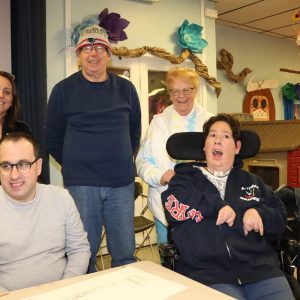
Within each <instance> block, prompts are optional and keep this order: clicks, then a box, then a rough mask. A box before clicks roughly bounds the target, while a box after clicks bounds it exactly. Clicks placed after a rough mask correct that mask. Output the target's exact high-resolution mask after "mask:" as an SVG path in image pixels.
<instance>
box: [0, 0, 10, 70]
mask: <svg viewBox="0 0 300 300" xmlns="http://www.w3.org/2000/svg"><path fill="white" fill-rule="evenodd" d="M10 44H11V38H10V0H1V1H0V45H1V55H0V70H2V71H7V72H11V45H10ZM4 46H5V47H4Z"/></svg>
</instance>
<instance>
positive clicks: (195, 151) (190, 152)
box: [167, 130, 260, 161]
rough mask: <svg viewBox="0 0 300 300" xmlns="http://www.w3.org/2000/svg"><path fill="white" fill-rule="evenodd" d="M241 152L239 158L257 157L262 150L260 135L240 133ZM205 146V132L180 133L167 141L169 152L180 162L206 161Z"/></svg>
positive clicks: (246, 131)
mask: <svg viewBox="0 0 300 300" xmlns="http://www.w3.org/2000/svg"><path fill="white" fill-rule="evenodd" d="M240 141H241V144H242V146H241V150H240V153H239V154H238V155H237V156H238V157H239V158H242V159H243V158H249V157H253V156H255V155H256V154H257V153H258V151H259V149H260V138H259V136H258V134H257V133H256V132H254V131H250V130H241V132H240ZM204 144H205V139H204V133H203V132H179V133H174V134H173V135H171V136H170V137H169V139H168V141H167V152H168V154H169V155H170V156H171V157H172V158H174V159H179V160H200V161H201V160H205V153H204V151H203V148H204Z"/></svg>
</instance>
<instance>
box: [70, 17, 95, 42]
mask: <svg viewBox="0 0 300 300" xmlns="http://www.w3.org/2000/svg"><path fill="white" fill-rule="evenodd" d="M95 24H98V18H97V17H93V18H88V19H85V20H83V21H82V23H80V24H79V25H77V26H76V27H75V28H74V29H73V32H72V35H71V41H72V46H73V47H75V46H76V45H77V42H78V40H79V36H80V32H81V30H83V29H84V28H86V27H88V26H91V25H95Z"/></svg>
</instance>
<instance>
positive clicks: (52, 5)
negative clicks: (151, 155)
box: [46, 0, 217, 185]
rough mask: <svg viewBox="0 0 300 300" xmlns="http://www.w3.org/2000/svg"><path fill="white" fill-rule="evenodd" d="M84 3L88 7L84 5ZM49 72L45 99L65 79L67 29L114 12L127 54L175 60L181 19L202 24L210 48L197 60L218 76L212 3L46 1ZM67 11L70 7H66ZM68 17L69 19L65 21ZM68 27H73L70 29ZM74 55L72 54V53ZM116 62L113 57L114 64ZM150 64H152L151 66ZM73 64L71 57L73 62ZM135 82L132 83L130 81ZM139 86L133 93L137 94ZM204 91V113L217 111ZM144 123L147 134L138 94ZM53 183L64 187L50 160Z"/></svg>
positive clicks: (209, 93)
mask: <svg viewBox="0 0 300 300" xmlns="http://www.w3.org/2000/svg"><path fill="white" fill-rule="evenodd" d="M65 2H66V3H69V4H70V5H69V11H65V5H64V3H65ZM87 3H88V5H87ZM46 4H47V73H48V95H49V94H50V92H51V90H52V88H53V86H54V84H55V83H57V82H58V81H60V80H61V79H63V78H65V77H66V76H67V75H68V70H69V68H68V64H69V61H68V60H66V57H68V56H69V55H68V54H69V53H70V51H71V52H72V49H69V50H68V48H67V47H66V46H69V45H70V40H69V39H68V38H67V37H68V30H71V29H72V28H74V26H76V25H77V24H79V23H80V22H82V20H83V19H84V18H85V17H87V16H91V15H96V16H97V15H98V14H99V13H100V12H101V11H102V10H103V9H104V8H106V7H107V8H108V9H109V11H110V12H117V13H119V14H120V15H121V17H124V18H126V19H128V20H129V21H130V24H129V26H128V27H127V28H126V29H125V32H126V34H127V36H128V39H127V40H125V41H123V42H119V43H118V44H117V45H116V46H117V47H121V46H125V47H127V48H129V49H134V48H139V47H143V46H155V47H160V48H163V49H165V50H166V51H168V52H170V53H172V54H174V55H179V54H180V52H181V49H180V48H179V47H178V46H177V45H176V32H177V29H178V27H179V26H180V25H181V24H182V22H183V21H184V19H186V18H187V19H188V21H189V22H190V23H196V24H202V25H203V27H204V28H205V29H204V31H203V37H205V38H206V40H207V41H208V44H209V45H208V47H206V48H205V51H204V54H203V55H201V56H200V57H201V59H202V61H203V63H204V64H206V65H207V67H208V69H209V73H210V75H212V76H215V75H216V66H215V61H216V57H215V53H216V50H215V49H216V48H215V22H214V19H209V18H205V17H204V12H205V9H204V8H205V7H208V8H211V6H212V5H213V3H212V2H210V1H205V0H201V1H199V0H186V1H182V0H161V1H159V2H153V3H149V2H143V1H128V0H127V1H126V0H115V1H110V0H88V1H83V0H66V1H64V0H51V1H50V0H47V1H46ZM66 7H68V6H66ZM65 17H67V19H65ZM69 23H70V24H71V28H70V26H69V25H68V24H69ZM72 56H74V50H73V54H72ZM116 59H117V58H115V60H116ZM149 59H150V63H149ZM71 60H72V57H71ZM147 61H148V62H147V63H148V64H150V66H151V64H152V63H151V58H149V56H148V57H147ZM154 65H155V68H156V66H157V65H160V67H158V68H162V69H165V68H166V67H167V68H169V67H171V66H172V65H171V64H169V63H167V62H166V61H164V60H163V59H161V62H158V61H157V59H154V60H153V66H154ZM134 83H135V82H134ZM140 85H142V83H137V85H136V88H137V90H138V91H140V90H141V87H140ZM203 85H204V86H205V87H206V88H205V97H203V98H205V105H206V106H207V107H208V110H209V111H211V112H213V113H216V112H217V99H216V95H215V93H214V89H212V88H210V87H209V86H208V85H206V84H205V83H203ZM140 100H141V105H142V108H143V109H142V118H143V125H145V126H143V132H145V131H146V128H145V127H146V126H147V125H146V124H147V122H145V117H146V116H147V112H146V111H145V109H144V108H146V107H147V103H148V97H147V95H146V96H144V95H143V94H141V93H140ZM50 176H51V183H53V184H59V185H62V180H61V175H60V167H59V166H58V165H57V164H56V163H55V162H54V161H53V160H51V164H50Z"/></svg>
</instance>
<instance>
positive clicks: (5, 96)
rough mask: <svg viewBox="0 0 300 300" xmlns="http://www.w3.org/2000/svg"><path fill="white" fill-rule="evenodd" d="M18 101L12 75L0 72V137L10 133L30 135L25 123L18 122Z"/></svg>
mask: <svg viewBox="0 0 300 300" xmlns="http://www.w3.org/2000/svg"><path fill="white" fill-rule="evenodd" d="M19 117H20V100H19V96H18V93H17V87H16V83H15V77H14V75H12V74H10V73H8V72H5V71H0V135H1V136H0V137H2V136H4V135H6V134H7V133H11V132H17V131H21V132H27V133H30V130H29V127H28V125H27V124H26V123H24V122H22V121H20V120H19Z"/></svg>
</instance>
